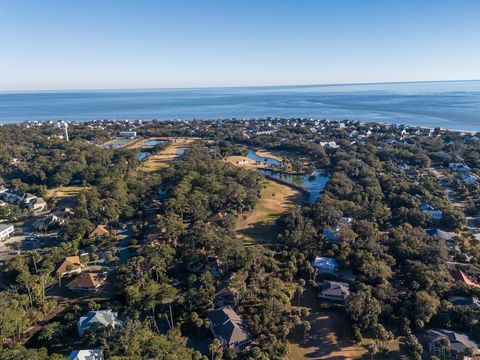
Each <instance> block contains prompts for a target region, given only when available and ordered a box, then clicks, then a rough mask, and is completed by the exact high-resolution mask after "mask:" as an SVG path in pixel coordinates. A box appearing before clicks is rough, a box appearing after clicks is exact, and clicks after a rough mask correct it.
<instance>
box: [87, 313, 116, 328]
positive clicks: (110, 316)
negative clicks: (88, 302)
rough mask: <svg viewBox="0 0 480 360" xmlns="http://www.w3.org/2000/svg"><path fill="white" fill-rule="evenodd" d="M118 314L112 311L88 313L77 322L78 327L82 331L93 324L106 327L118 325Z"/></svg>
mask: <svg viewBox="0 0 480 360" xmlns="http://www.w3.org/2000/svg"><path fill="white" fill-rule="evenodd" d="M117 316H118V314H117V313H116V312H113V311H112V310H98V311H89V312H88V313H87V315H85V316H82V317H81V318H80V320H78V325H79V326H80V327H81V328H82V329H88V328H89V327H90V326H92V325H93V324H98V325H103V326H108V325H114V324H117V323H119V320H118V319H117Z"/></svg>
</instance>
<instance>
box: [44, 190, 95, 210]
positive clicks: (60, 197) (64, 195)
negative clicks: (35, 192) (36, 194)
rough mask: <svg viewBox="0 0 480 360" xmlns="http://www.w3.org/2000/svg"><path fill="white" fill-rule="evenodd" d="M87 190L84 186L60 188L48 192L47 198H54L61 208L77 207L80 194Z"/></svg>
mask: <svg viewBox="0 0 480 360" xmlns="http://www.w3.org/2000/svg"><path fill="white" fill-rule="evenodd" d="M84 189H86V187H83V186H59V187H56V188H53V189H49V190H47V197H49V198H50V197H54V198H56V199H57V206H59V207H69V208H72V207H75V205H76V203H77V198H78V194H80V192H81V191H82V190H84Z"/></svg>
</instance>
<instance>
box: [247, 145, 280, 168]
mask: <svg viewBox="0 0 480 360" xmlns="http://www.w3.org/2000/svg"><path fill="white" fill-rule="evenodd" d="M247 157H248V158H249V159H252V160H255V161H258V162H261V163H263V164H265V165H268V166H281V165H282V162H281V161H278V160H275V159H272V158H269V157H265V156H259V155H257V153H256V152H255V150H253V149H248V153H247Z"/></svg>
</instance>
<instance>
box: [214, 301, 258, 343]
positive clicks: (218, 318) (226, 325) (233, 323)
mask: <svg viewBox="0 0 480 360" xmlns="http://www.w3.org/2000/svg"><path fill="white" fill-rule="evenodd" d="M208 317H209V319H210V324H211V325H210V329H211V330H212V333H213V336H214V337H215V338H216V339H218V340H219V341H220V342H221V343H222V346H223V347H224V349H229V348H234V349H235V350H236V351H242V350H244V349H246V348H248V347H250V346H251V344H252V338H251V337H250V334H249V333H248V329H247V326H246V324H245V321H244V320H243V318H242V317H241V316H240V315H237V313H236V312H235V311H234V310H233V309H232V308H231V307H230V306H224V307H222V308H220V309H217V310H213V311H211V312H210V313H209V314H208Z"/></svg>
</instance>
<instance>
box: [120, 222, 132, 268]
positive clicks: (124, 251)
mask: <svg viewBox="0 0 480 360" xmlns="http://www.w3.org/2000/svg"><path fill="white" fill-rule="evenodd" d="M132 235H133V229H132V224H128V225H127V228H126V229H125V230H124V231H123V232H122V233H121V234H120V235H119V237H123V239H121V240H120V244H119V246H118V252H119V261H118V262H117V263H116V264H115V266H120V265H124V264H126V263H127V262H128V259H129V258H130V257H132V256H133V255H134V253H133V251H131V249H130V247H129V246H128V243H129V242H130V240H131V239H132Z"/></svg>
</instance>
